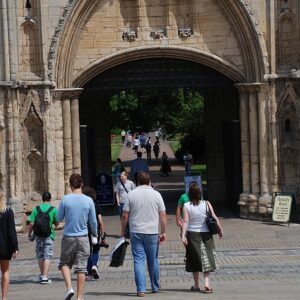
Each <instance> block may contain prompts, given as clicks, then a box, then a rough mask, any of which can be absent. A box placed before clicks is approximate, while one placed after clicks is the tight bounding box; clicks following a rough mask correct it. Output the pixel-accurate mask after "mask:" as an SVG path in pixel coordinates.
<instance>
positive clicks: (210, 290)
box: [203, 286, 213, 294]
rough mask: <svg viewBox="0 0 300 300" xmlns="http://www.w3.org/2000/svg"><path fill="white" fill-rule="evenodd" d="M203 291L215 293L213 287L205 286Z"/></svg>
mask: <svg viewBox="0 0 300 300" xmlns="http://www.w3.org/2000/svg"><path fill="white" fill-rule="evenodd" d="M203 293H205V294H211V293H213V290H212V288H211V287H208V286H205V287H204V291H203Z"/></svg>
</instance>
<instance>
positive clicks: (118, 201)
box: [116, 192, 120, 206]
mask: <svg viewBox="0 0 300 300" xmlns="http://www.w3.org/2000/svg"><path fill="white" fill-rule="evenodd" d="M116 200H117V204H118V206H120V195H119V193H117V192H116Z"/></svg>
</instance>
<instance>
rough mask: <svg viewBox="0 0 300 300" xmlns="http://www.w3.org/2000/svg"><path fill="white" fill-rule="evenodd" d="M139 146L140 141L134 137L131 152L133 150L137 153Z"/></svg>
mask: <svg viewBox="0 0 300 300" xmlns="http://www.w3.org/2000/svg"><path fill="white" fill-rule="evenodd" d="M139 145H140V140H139V137H138V136H136V137H135V138H134V140H133V150H134V153H137V152H138V149H139Z"/></svg>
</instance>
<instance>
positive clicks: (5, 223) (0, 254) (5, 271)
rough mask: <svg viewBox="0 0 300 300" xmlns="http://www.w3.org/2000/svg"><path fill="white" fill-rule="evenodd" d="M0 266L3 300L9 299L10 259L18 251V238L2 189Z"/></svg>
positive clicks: (11, 213)
mask: <svg viewBox="0 0 300 300" xmlns="http://www.w3.org/2000/svg"><path fill="white" fill-rule="evenodd" d="M0 245H1V247H0V267H1V274H2V277H1V291H2V300H6V299H7V291H8V286H9V261H10V260H11V259H12V258H13V259H15V258H16V256H17V253H18V250H19V249H18V239H17V233H16V228H15V221H14V213H13V211H12V210H11V209H10V208H7V207H6V202H5V199H4V195H3V193H2V192H1V191H0Z"/></svg>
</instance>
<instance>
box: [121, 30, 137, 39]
mask: <svg viewBox="0 0 300 300" xmlns="http://www.w3.org/2000/svg"><path fill="white" fill-rule="evenodd" d="M136 38H137V33H136V31H135V30H131V29H128V30H124V31H123V34H122V39H123V41H127V42H134V41H135V40H136Z"/></svg>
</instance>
